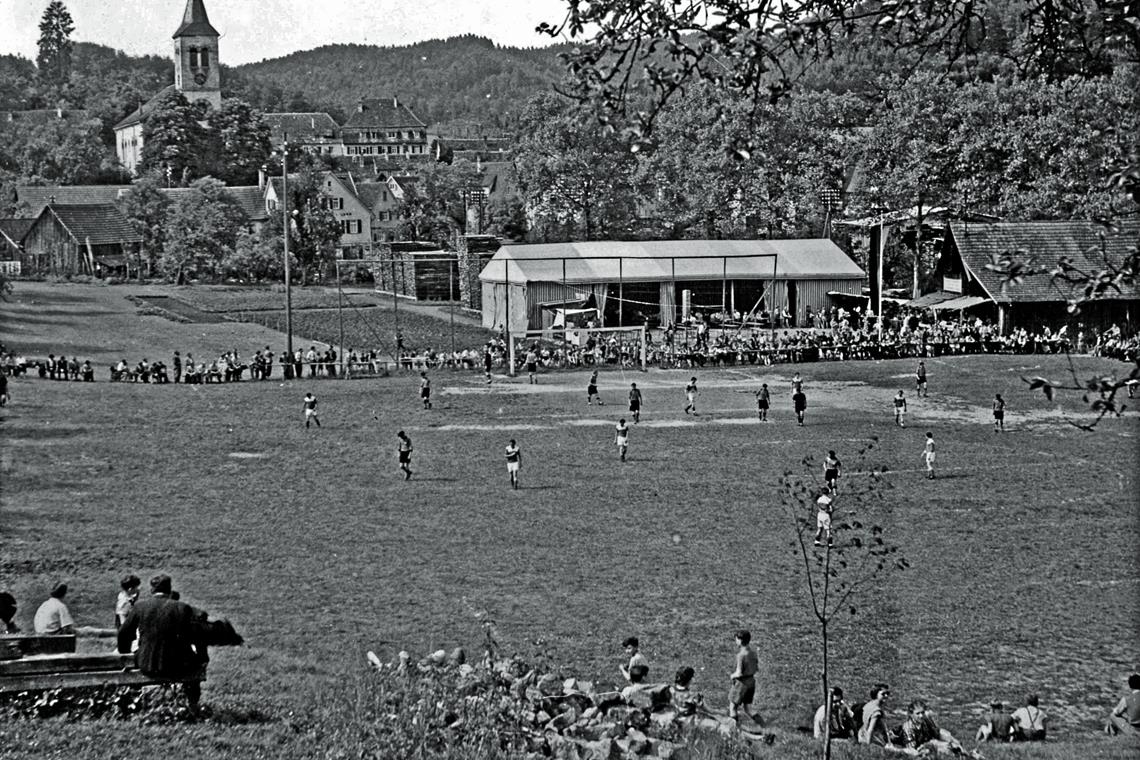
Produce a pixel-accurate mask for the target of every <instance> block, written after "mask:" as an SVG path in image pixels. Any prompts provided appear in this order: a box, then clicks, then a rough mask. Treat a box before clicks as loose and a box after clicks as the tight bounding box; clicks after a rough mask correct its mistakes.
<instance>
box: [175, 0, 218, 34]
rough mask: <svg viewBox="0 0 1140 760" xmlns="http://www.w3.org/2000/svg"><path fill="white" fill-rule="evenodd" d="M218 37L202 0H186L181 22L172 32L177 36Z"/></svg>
mask: <svg viewBox="0 0 1140 760" xmlns="http://www.w3.org/2000/svg"><path fill="white" fill-rule="evenodd" d="M193 36H199V37H219V36H221V35H219V34H218V30H217V29H215V28H214V27H213V25H212V24H210V17H209V16H207V15H206V4H205V2H204V0H186V11H185V12H184V13H183V14H182V24H181V25H179V27H178V31H176V32H175V33H174V38H175V39H177V38H178V37H193Z"/></svg>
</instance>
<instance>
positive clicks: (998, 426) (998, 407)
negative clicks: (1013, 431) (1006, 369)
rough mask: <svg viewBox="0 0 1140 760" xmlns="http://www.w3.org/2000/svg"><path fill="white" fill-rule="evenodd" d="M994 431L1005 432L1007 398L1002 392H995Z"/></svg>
mask: <svg viewBox="0 0 1140 760" xmlns="http://www.w3.org/2000/svg"><path fill="white" fill-rule="evenodd" d="M994 432H995V433H999V432H1001V433H1004V432H1005V399H1003V398H1002V397H1001V394H1000V393H996V394H994Z"/></svg>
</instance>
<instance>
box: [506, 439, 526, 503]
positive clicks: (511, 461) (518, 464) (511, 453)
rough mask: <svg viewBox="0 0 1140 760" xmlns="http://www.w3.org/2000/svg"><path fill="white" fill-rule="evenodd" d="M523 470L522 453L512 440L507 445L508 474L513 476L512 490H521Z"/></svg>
mask: <svg viewBox="0 0 1140 760" xmlns="http://www.w3.org/2000/svg"><path fill="white" fill-rule="evenodd" d="M520 469H522V451H520V450H519V445H518V444H517V443H515V439H514V438H512V439H511V440H510V443H508V444H507V474H508V475H510V476H511V488H513V489H515V490H516V491H517V490H518V488H519V470H520Z"/></svg>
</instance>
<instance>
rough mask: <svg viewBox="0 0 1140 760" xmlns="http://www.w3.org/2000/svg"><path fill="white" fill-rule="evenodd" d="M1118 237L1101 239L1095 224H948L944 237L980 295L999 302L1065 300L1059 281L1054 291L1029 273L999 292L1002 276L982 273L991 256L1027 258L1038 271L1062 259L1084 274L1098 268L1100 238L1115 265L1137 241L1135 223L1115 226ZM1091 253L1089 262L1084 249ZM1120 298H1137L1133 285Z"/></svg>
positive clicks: (1042, 277)
mask: <svg viewBox="0 0 1140 760" xmlns="http://www.w3.org/2000/svg"><path fill="white" fill-rule="evenodd" d="M1119 226H1120V230H1121V234H1119V235H1105V229H1104V227H1102V226H1101V225H1099V224H1097V223H1096V222H1088V221H1069V222H998V223H996V224H980V223H976V222H970V223H965V222H951V223H950V233H951V235H952V236H953V238H954V244H955V245H956V246H957V249H958V252H959V254H960V255H961V257H962V263H963V264H964V265H965V266H966V268H968V269H969V270H970V273H971V274H972V275H973V276H974V277H976V278H977V280H978V282H979V283H980V284H981V285H982V287H983V288H985V290H986V292H987V293H988V294H989V295H990V296H991V297H992V298H993V299H994V300H995V301H1000V302H1005V303H1009V302H1032V301H1038V302H1040V301H1064V300H1066V299H1067V298H1068V295H1069V294H1068V292H1067V291H1066V290H1065V288H1066V286H1065V285H1064V283H1060V284H1059V285H1060V287H1061V288H1062V289H1061V290H1060V291H1058V289H1057V287H1055V286H1054V284H1053V282H1052V279H1051V278H1050V276H1049V275H1048V274H1047V273H1046V274H1038V275H1031V276H1028V277H1026V278H1025V279H1024V280H1022V281H1021V282H1020V283H1017V284H1010V285H1008V286H1007V287H1006V289H1005V292H1004V293H1003V292H1002V281H1003V275H1002V274H1000V273H998V272H992V271H990V270H989V269H986V264H989V263H991V262H992V261H993V260H994V258H995V257H997V258H1001V257H1004V256H1013V257H1014V258H1018V257H1019V256H1021V257H1031V258H1032V259H1033V260H1034V262H1035V263H1036V264H1037V265H1038V266H1041V267H1052V266H1054V265H1055V264H1056V263H1057V262H1058V261H1059V260H1060V259H1061V258H1062V257H1068V258H1070V259H1072V260H1073V264H1074V265H1075V266H1077V267H1079V268H1080V269H1082V270H1084V271H1086V272H1090V271H1099V270H1101V269H1103V268H1104V263H1103V261H1102V262H1100V263H1099V264H1098V261H1097V260H1098V259H1099V258H1100V253H1099V251H1100V245H1101V242H1102V240H1103V243H1104V246H1105V251H1106V252H1107V254H1108V256H1109V257H1110V259H1115V260H1117V261H1119V260H1120V259H1122V258H1123V257H1124V255H1126V253H1127V252H1128V250H1129V249H1130V248H1133V247H1135V246H1136V244H1137V238H1138V237H1140V221H1137V220H1131V221H1128V222H1123V223H1121V224H1120V225H1119ZM1090 250H1093V251H1094V252H1095V257H1094V258H1090V256H1089V251H1090ZM1123 297H1124V298H1137V297H1140V293H1138V292H1137V291H1136V289H1135V287H1134V288H1133V289H1132V292H1131V293H1127V294H1125V295H1124V296H1123Z"/></svg>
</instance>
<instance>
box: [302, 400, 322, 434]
mask: <svg viewBox="0 0 1140 760" xmlns="http://www.w3.org/2000/svg"><path fill="white" fill-rule="evenodd" d="M304 409H305V428H306V429H308V427H309V423H310V422H315V423H317V427H320V426H321V420H320V418H319V417H317V397H316V396H314V395H313V394H312V393H306V394H305V406H304Z"/></svg>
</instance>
